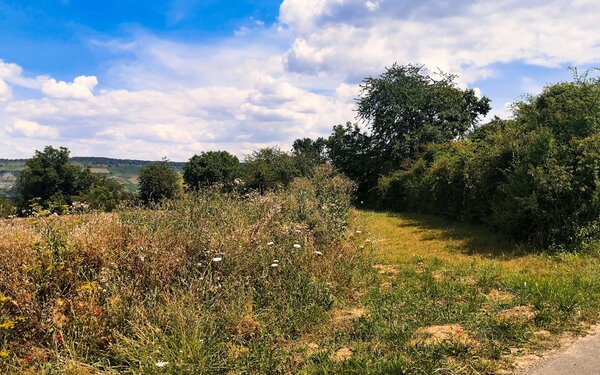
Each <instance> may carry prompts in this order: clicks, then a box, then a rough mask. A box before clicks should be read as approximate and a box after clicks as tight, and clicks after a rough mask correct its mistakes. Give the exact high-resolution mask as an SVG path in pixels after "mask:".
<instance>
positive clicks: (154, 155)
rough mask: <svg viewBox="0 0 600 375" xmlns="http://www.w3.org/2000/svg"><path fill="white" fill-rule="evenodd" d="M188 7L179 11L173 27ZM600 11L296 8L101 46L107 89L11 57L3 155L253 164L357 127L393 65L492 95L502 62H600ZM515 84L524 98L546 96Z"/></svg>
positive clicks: (173, 11) (499, 4) (584, 6)
mask: <svg viewBox="0 0 600 375" xmlns="http://www.w3.org/2000/svg"><path fill="white" fill-rule="evenodd" d="M174 4H175V5H177V4H178V3H174ZM180 4H183V5H185V1H183V2H180ZM183 5H181V6H183ZM181 9H183V8H181V7H180V5H177V6H174V7H172V8H169V9H168V12H167V13H168V14H167V16H168V17H170V22H173V23H176V22H178V21H180V20H181V18H180V17H181V14H180V12H179V10H181ZM169 12H170V13H169ZM599 13H600V3H598V2H596V1H592V0H575V1H567V0H553V1H541V0H531V1H527V2H522V1H517V0H498V1H494V2H492V1H474V0H456V1H452V2H442V1H439V0H423V1H409V0H285V1H283V3H282V4H281V7H280V15H279V22H278V23H277V24H275V25H274V26H272V27H269V26H265V25H264V24H261V23H259V22H258V23H256V25H252V24H248V25H245V26H244V27H243V29H240V30H238V32H237V33H236V35H232V36H231V37H228V38H224V39H221V40H211V41H208V42H202V43H197V42H190V41H187V42H181V41H174V40H169V39H164V38H158V37H156V36H154V35H151V34H149V33H146V32H143V31H139V29H138V30H137V31H134V32H133V34H131V35H130V36H129V37H128V38H125V39H116V40H108V41H107V40H103V41H92V42H91V43H92V44H93V46H94V48H102V49H110V51H111V52H112V55H114V56H117V59H115V60H114V61H106V62H104V65H103V66H106V67H108V68H107V70H106V71H105V72H103V73H102V74H101V75H100V73H96V74H98V76H99V77H100V78H101V80H102V83H103V85H102V86H103V89H101V90H98V89H96V86H97V84H98V79H97V78H96V76H80V77H76V78H75V79H74V80H73V81H72V82H68V81H59V80H57V79H55V78H53V77H49V76H48V77H37V78H31V77H29V76H28V75H27V72H23V69H22V68H21V67H20V66H18V65H16V64H10V63H5V62H4V61H1V60H0V148H1V149H2V150H3V152H4V153H5V154H0V157H2V156H11V157H16V156H28V155H30V154H31V153H32V151H33V150H32V149H27V147H39V146H38V145H41V146H42V147H43V145H44V144H46V143H56V145H65V146H67V147H69V148H71V150H72V153H73V154H74V155H107V156H117V157H129V158H146V159H158V158H160V157H161V156H169V157H170V158H173V159H175V160H185V159H187V158H189V157H190V156H191V155H193V154H194V153H198V152H200V151H205V150H209V149H225V150H229V151H231V152H234V153H236V154H237V155H239V156H242V155H243V154H246V153H249V152H251V151H252V150H255V149H257V148H259V147H264V146H270V145H281V146H283V147H284V148H285V147H287V146H289V145H290V144H291V142H292V141H293V140H294V139H295V138H299V137H305V136H310V137H316V136H326V135H327V134H329V133H330V131H331V126H332V125H334V124H337V123H343V122H345V121H348V120H353V119H354V117H355V112H354V111H353V108H354V99H355V98H356V97H357V96H358V94H359V87H358V82H359V81H360V80H361V79H362V78H364V77H366V76H370V75H377V74H380V73H381V72H382V70H383V69H384V67H385V66H389V65H391V64H392V63H394V62H398V63H409V62H414V63H424V64H426V65H427V66H428V67H430V68H433V69H436V68H441V69H442V70H445V71H447V72H452V73H459V74H461V82H460V83H461V84H462V85H465V86H466V85H470V86H478V87H482V88H483V87H485V85H481V84H480V83H479V82H477V81H478V80H480V79H482V78H486V77H493V76H495V75H496V74H497V73H498V71H499V69H501V68H499V67H498V65H501V64H510V63H512V62H515V61H517V62H520V63H521V64H525V65H542V66H550V67H557V66H559V67H561V69H562V67H563V66H564V65H567V64H590V63H594V62H598V61H599V60H600V23H598V22H597V17H596V15H597V14H599ZM90 73H92V72H90ZM503 79H504V78H503ZM505 79H506V80H512V81H513V82H514V86H515V87H516V90H521V89H522V88H524V87H525V88H536V87H538V86H537V85H539V83H537V82H535V81H534V80H529V79H527V78H526V77H523V76H521V75H519V76H506V77H505ZM22 87H24V88H27V89H34V90H38V92H36V93H35V94H31V93H30V92H28V91H27V90H20V88H22ZM475 89H476V92H477V93H478V95H481V94H486V92H483V93H481V91H482V90H480V89H478V88H475ZM23 91H25V94H23ZM40 93H41V94H42V96H41V97H40V96H39V95H40ZM500 99H501V100H499V103H493V104H494V106H495V107H496V109H495V111H494V112H493V113H494V114H499V115H502V116H506V115H508V111H507V110H506V108H504V107H502V104H503V103H506V102H507V101H510V100H511V98H510V97H509V95H504V94H503V95H502V96H501V97H500ZM2 100H3V101H2ZM41 124H44V125H41ZM13 140H14V142H12V143H18V146H14V147H11V146H10V144H11V141H13ZM23 150H25V151H23ZM6 153H9V154H6Z"/></svg>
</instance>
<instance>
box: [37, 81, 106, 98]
mask: <svg viewBox="0 0 600 375" xmlns="http://www.w3.org/2000/svg"><path fill="white" fill-rule="evenodd" d="M37 79H38V82H39V83H40V89H41V91H42V92H43V93H44V94H46V95H48V96H50V97H53V98H69V99H88V98H91V97H92V96H94V87H96V85H97V84H98V79H97V78H96V77H94V76H89V77H88V76H79V77H77V78H75V79H74V80H73V82H72V83H67V82H65V81H57V80H55V79H54V78H50V77H46V76H40V77H38V78H37Z"/></svg>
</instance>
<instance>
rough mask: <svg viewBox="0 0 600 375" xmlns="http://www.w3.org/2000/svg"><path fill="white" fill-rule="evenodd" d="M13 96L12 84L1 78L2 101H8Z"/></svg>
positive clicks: (0, 92) (0, 94)
mask: <svg viewBox="0 0 600 375" xmlns="http://www.w3.org/2000/svg"><path fill="white" fill-rule="evenodd" d="M11 98H12V90H11V88H10V86H9V85H8V84H7V83H6V82H4V81H3V80H2V79H0V102H4V101H7V100H9V99H11Z"/></svg>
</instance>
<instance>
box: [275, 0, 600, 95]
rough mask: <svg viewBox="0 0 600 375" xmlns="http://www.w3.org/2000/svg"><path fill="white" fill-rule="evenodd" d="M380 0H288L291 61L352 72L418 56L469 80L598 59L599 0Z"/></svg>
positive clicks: (311, 69)
mask: <svg viewBox="0 0 600 375" xmlns="http://www.w3.org/2000/svg"><path fill="white" fill-rule="evenodd" d="M371 3H373V4H375V2H374V1H372V2H371ZM377 4H378V6H377V7H375V6H371V7H369V6H367V7H368V9H369V11H365V6H366V3H365V2H364V1H363V0H345V1H343V0H319V1H315V2H314V6H311V7H307V6H306V2H305V0H285V1H284V3H283V4H282V6H281V14H280V19H281V21H282V22H283V23H285V24H286V25H287V26H288V27H289V28H290V29H291V30H292V31H293V32H294V33H295V34H296V39H295V41H294V43H293V45H292V46H291V48H290V49H289V51H288V53H287V55H286V62H287V67H288V69H289V70H290V71H294V72H299V73H304V74H315V73H323V72H334V71H343V72H346V73H347V74H348V76H349V77H350V78H351V79H353V78H355V77H361V76H365V75H369V74H373V73H377V72H379V71H381V70H382V69H383V68H384V66H385V65H389V64H391V63H393V62H399V63H408V62H417V63H424V64H426V65H427V66H429V67H430V68H434V69H435V68H441V69H443V70H446V71H451V72H454V73H462V75H463V78H462V79H463V82H465V83H469V82H474V81H476V80H477V79H480V78H484V77H488V76H489V75H490V74H491V73H492V72H491V71H490V69H489V67H490V66H491V65H493V64H495V63H507V62H511V61H523V62H525V63H526V64H533V65H543V66H551V67H555V66H559V65H561V64H569V63H573V64H589V63H597V62H598V61H600V23H598V22H597V17H596V15H597V14H599V13H600V3H598V2H597V1H591V0H579V1H569V0H555V1H543V2H542V1H537V0H535V1H529V2H525V3H524V2H522V1H516V0H499V1H494V2H490V1H479V2H478V1H457V2H451V4H452V7H448V6H445V5H444V4H442V3H441V2H440V1H437V0H425V1H420V2H410V1H395V0H394V1H392V0H387V1H383V0H382V1H379V2H378V3H377ZM449 4H450V2H449ZM432 18H433V19H432Z"/></svg>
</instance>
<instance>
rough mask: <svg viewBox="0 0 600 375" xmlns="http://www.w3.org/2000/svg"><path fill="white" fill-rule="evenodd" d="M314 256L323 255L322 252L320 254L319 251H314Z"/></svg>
mask: <svg viewBox="0 0 600 375" xmlns="http://www.w3.org/2000/svg"><path fill="white" fill-rule="evenodd" d="M315 254H316V255H323V253H322V252H320V251H315Z"/></svg>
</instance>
